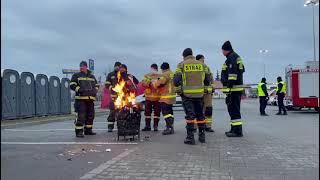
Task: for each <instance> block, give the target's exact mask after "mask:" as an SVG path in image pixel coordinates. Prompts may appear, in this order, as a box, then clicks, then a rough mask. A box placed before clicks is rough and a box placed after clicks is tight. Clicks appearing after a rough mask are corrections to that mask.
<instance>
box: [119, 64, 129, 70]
mask: <svg viewBox="0 0 320 180" xmlns="http://www.w3.org/2000/svg"><path fill="white" fill-rule="evenodd" d="M120 68H124V69H126V71H127V70H128V68H127V66H126V65H125V64H121V66H120Z"/></svg>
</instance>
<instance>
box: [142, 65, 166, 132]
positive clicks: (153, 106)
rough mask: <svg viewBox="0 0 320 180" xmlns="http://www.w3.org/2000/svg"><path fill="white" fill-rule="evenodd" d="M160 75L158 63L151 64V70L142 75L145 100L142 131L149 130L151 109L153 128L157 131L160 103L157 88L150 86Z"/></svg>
mask: <svg viewBox="0 0 320 180" xmlns="http://www.w3.org/2000/svg"><path fill="white" fill-rule="evenodd" d="M159 77H160V74H159V73H158V65H157V64H152V65H151V72H150V73H148V74H146V75H145V76H144V79H143V80H142V86H143V87H144V88H145V91H144V96H145V98H146V101H145V110H144V115H145V123H146V125H145V127H144V128H143V129H142V131H151V119H152V116H151V114H152V111H153V128H154V131H158V124H159V118H160V112H161V105H160V102H159V99H160V96H159V92H158V89H156V88H154V87H153V86H152V81H153V80H157V79H158V78H159Z"/></svg>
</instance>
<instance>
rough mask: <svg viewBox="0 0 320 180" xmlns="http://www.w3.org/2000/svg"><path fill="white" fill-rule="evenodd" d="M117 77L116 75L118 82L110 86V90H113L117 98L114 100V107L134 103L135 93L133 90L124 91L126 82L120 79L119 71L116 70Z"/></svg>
mask: <svg viewBox="0 0 320 180" xmlns="http://www.w3.org/2000/svg"><path fill="white" fill-rule="evenodd" d="M117 77H118V83H117V84H116V86H115V87H114V88H112V90H113V91H115V92H116V93H117V95H118V97H117V99H116V100H115V102H114V105H115V107H116V108H118V109H119V108H123V107H125V106H133V105H135V102H136V95H135V93H134V92H127V91H126V87H125V85H126V82H125V81H124V80H123V79H121V74H120V71H118V73H117ZM120 79H121V80H120Z"/></svg>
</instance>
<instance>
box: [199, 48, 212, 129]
mask: <svg viewBox="0 0 320 180" xmlns="http://www.w3.org/2000/svg"><path fill="white" fill-rule="evenodd" d="M204 59H205V58H204V56H203V55H202V54H198V55H197V56H196V60H198V61H200V62H202V63H204ZM208 71H209V73H210V79H211V82H210V84H209V86H205V88H204V97H203V109H204V116H205V118H206V128H205V131H206V132H214V130H213V129H212V124H213V118H212V94H213V92H214V81H213V74H212V72H211V71H210V68H209V67H208Z"/></svg>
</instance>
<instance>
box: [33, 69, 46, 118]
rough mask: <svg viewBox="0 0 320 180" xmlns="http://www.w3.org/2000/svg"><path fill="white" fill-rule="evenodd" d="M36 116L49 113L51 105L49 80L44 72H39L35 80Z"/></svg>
mask: <svg viewBox="0 0 320 180" xmlns="http://www.w3.org/2000/svg"><path fill="white" fill-rule="evenodd" d="M35 92H36V102H35V103H36V116H46V115H48V107H49V81H48V77H47V76H46V75H44V74H37V75H36V80H35Z"/></svg>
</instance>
